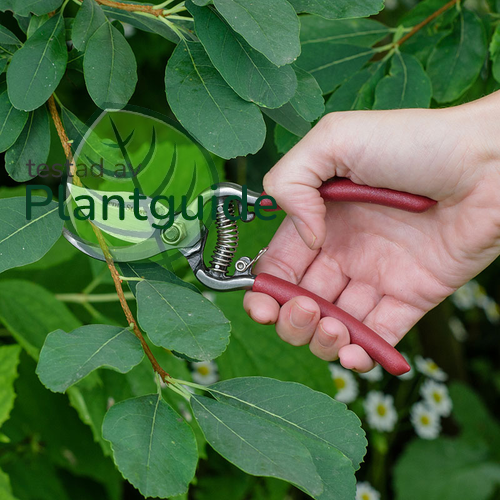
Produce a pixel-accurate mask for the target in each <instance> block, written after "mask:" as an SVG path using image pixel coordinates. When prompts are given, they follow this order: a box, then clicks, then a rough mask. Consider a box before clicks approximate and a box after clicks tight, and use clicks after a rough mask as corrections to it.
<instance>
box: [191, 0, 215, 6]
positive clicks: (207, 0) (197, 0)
mask: <svg viewBox="0 0 500 500" xmlns="http://www.w3.org/2000/svg"><path fill="white" fill-rule="evenodd" d="M193 3H194V4H195V5H199V6H200V7H204V6H205V5H208V4H211V3H212V0H193Z"/></svg>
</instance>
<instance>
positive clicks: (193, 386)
mask: <svg viewBox="0 0 500 500" xmlns="http://www.w3.org/2000/svg"><path fill="white" fill-rule="evenodd" d="M171 380H172V382H173V383H174V384H175V383H177V384H182V385H187V386H188V387H192V388H193V389H199V390H200V391H205V392H207V391H208V390H209V389H208V387H207V386H205V385H200V384H195V383H194V382H188V381H187V380H178V379H176V378H173V377H172V379H171Z"/></svg>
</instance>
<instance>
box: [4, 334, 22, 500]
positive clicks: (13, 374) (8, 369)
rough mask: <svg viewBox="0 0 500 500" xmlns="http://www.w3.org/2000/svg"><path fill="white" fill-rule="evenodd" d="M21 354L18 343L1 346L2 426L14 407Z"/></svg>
mask: <svg viewBox="0 0 500 500" xmlns="http://www.w3.org/2000/svg"><path fill="white" fill-rule="evenodd" d="M20 354H21V346H19V345H17V344H15V345H6V346H2V347H0V427H1V426H2V424H3V423H4V422H5V421H6V420H7V419H8V418H9V415H10V412H11V410H12V408H13V407H14V400H15V399H16V393H15V392H14V382H15V380H16V378H17V365H18V364H19V356H20ZM0 493H1V489H0ZM0 496H1V495H0Z"/></svg>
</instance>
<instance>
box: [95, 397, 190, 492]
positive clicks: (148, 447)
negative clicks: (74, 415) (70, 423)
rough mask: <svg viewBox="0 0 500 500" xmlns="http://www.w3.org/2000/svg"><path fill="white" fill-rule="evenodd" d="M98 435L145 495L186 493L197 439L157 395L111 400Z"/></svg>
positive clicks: (121, 467) (124, 474) (126, 475)
mask: <svg viewBox="0 0 500 500" xmlns="http://www.w3.org/2000/svg"><path fill="white" fill-rule="evenodd" d="M102 433H103V437H104V439H106V440H107V441H109V442H110V443H111V447H112V449H113V454H114V459H115V462H116V465H117V467H118V469H119V470H120V472H121V473H122V474H123V477H125V479H127V480H128V481H130V482H131V483H132V484H133V485H134V486H135V487H136V488H137V489H138V490H139V491H140V492H141V493H142V494H143V495H144V496H145V497H160V498H170V497H173V496H176V495H181V494H182V493H185V492H186V491H187V489H188V486H189V483H190V481H191V479H193V476H194V473H195V470H196V464H197V461H198V451H197V446H196V439H195V437H194V433H193V431H192V430H191V427H189V425H188V424H187V423H186V422H185V421H184V420H183V419H182V418H180V416H179V414H177V413H176V412H175V411H174V410H173V409H172V408H171V407H170V406H169V405H168V404H167V403H165V402H164V401H163V400H162V399H161V396H159V395H157V394H152V395H149V396H142V397H139V398H134V399H127V400H126V401H123V402H121V403H118V404H115V405H114V406H112V407H111V409H110V410H109V411H108V413H107V414H106V417H105V419H104V423H103V425H102Z"/></svg>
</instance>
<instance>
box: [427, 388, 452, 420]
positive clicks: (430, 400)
mask: <svg viewBox="0 0 500 500" xmlns="http://www.w3.org/2000/svg"><path fill="white" fill-rule="evenodd" d="M420 395H421V396H422V397H423V398H424V400H425V402H426V403H427V404H428V405H429V406H430V408H431V409H433V410H434V411H435V412H436V413H437V414H438V415H440V416H441V417H448V416H449V415H450V413H451V409H452V408H453V403H452V402H451V398H450V395H449V394H448V388H447V387H446V386H445V385H444V384H440V383H438V382H435V381H434V380H431V379H427V380H426V381H425V383H424V384H423V385H422V387H420Z"/></svg>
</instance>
